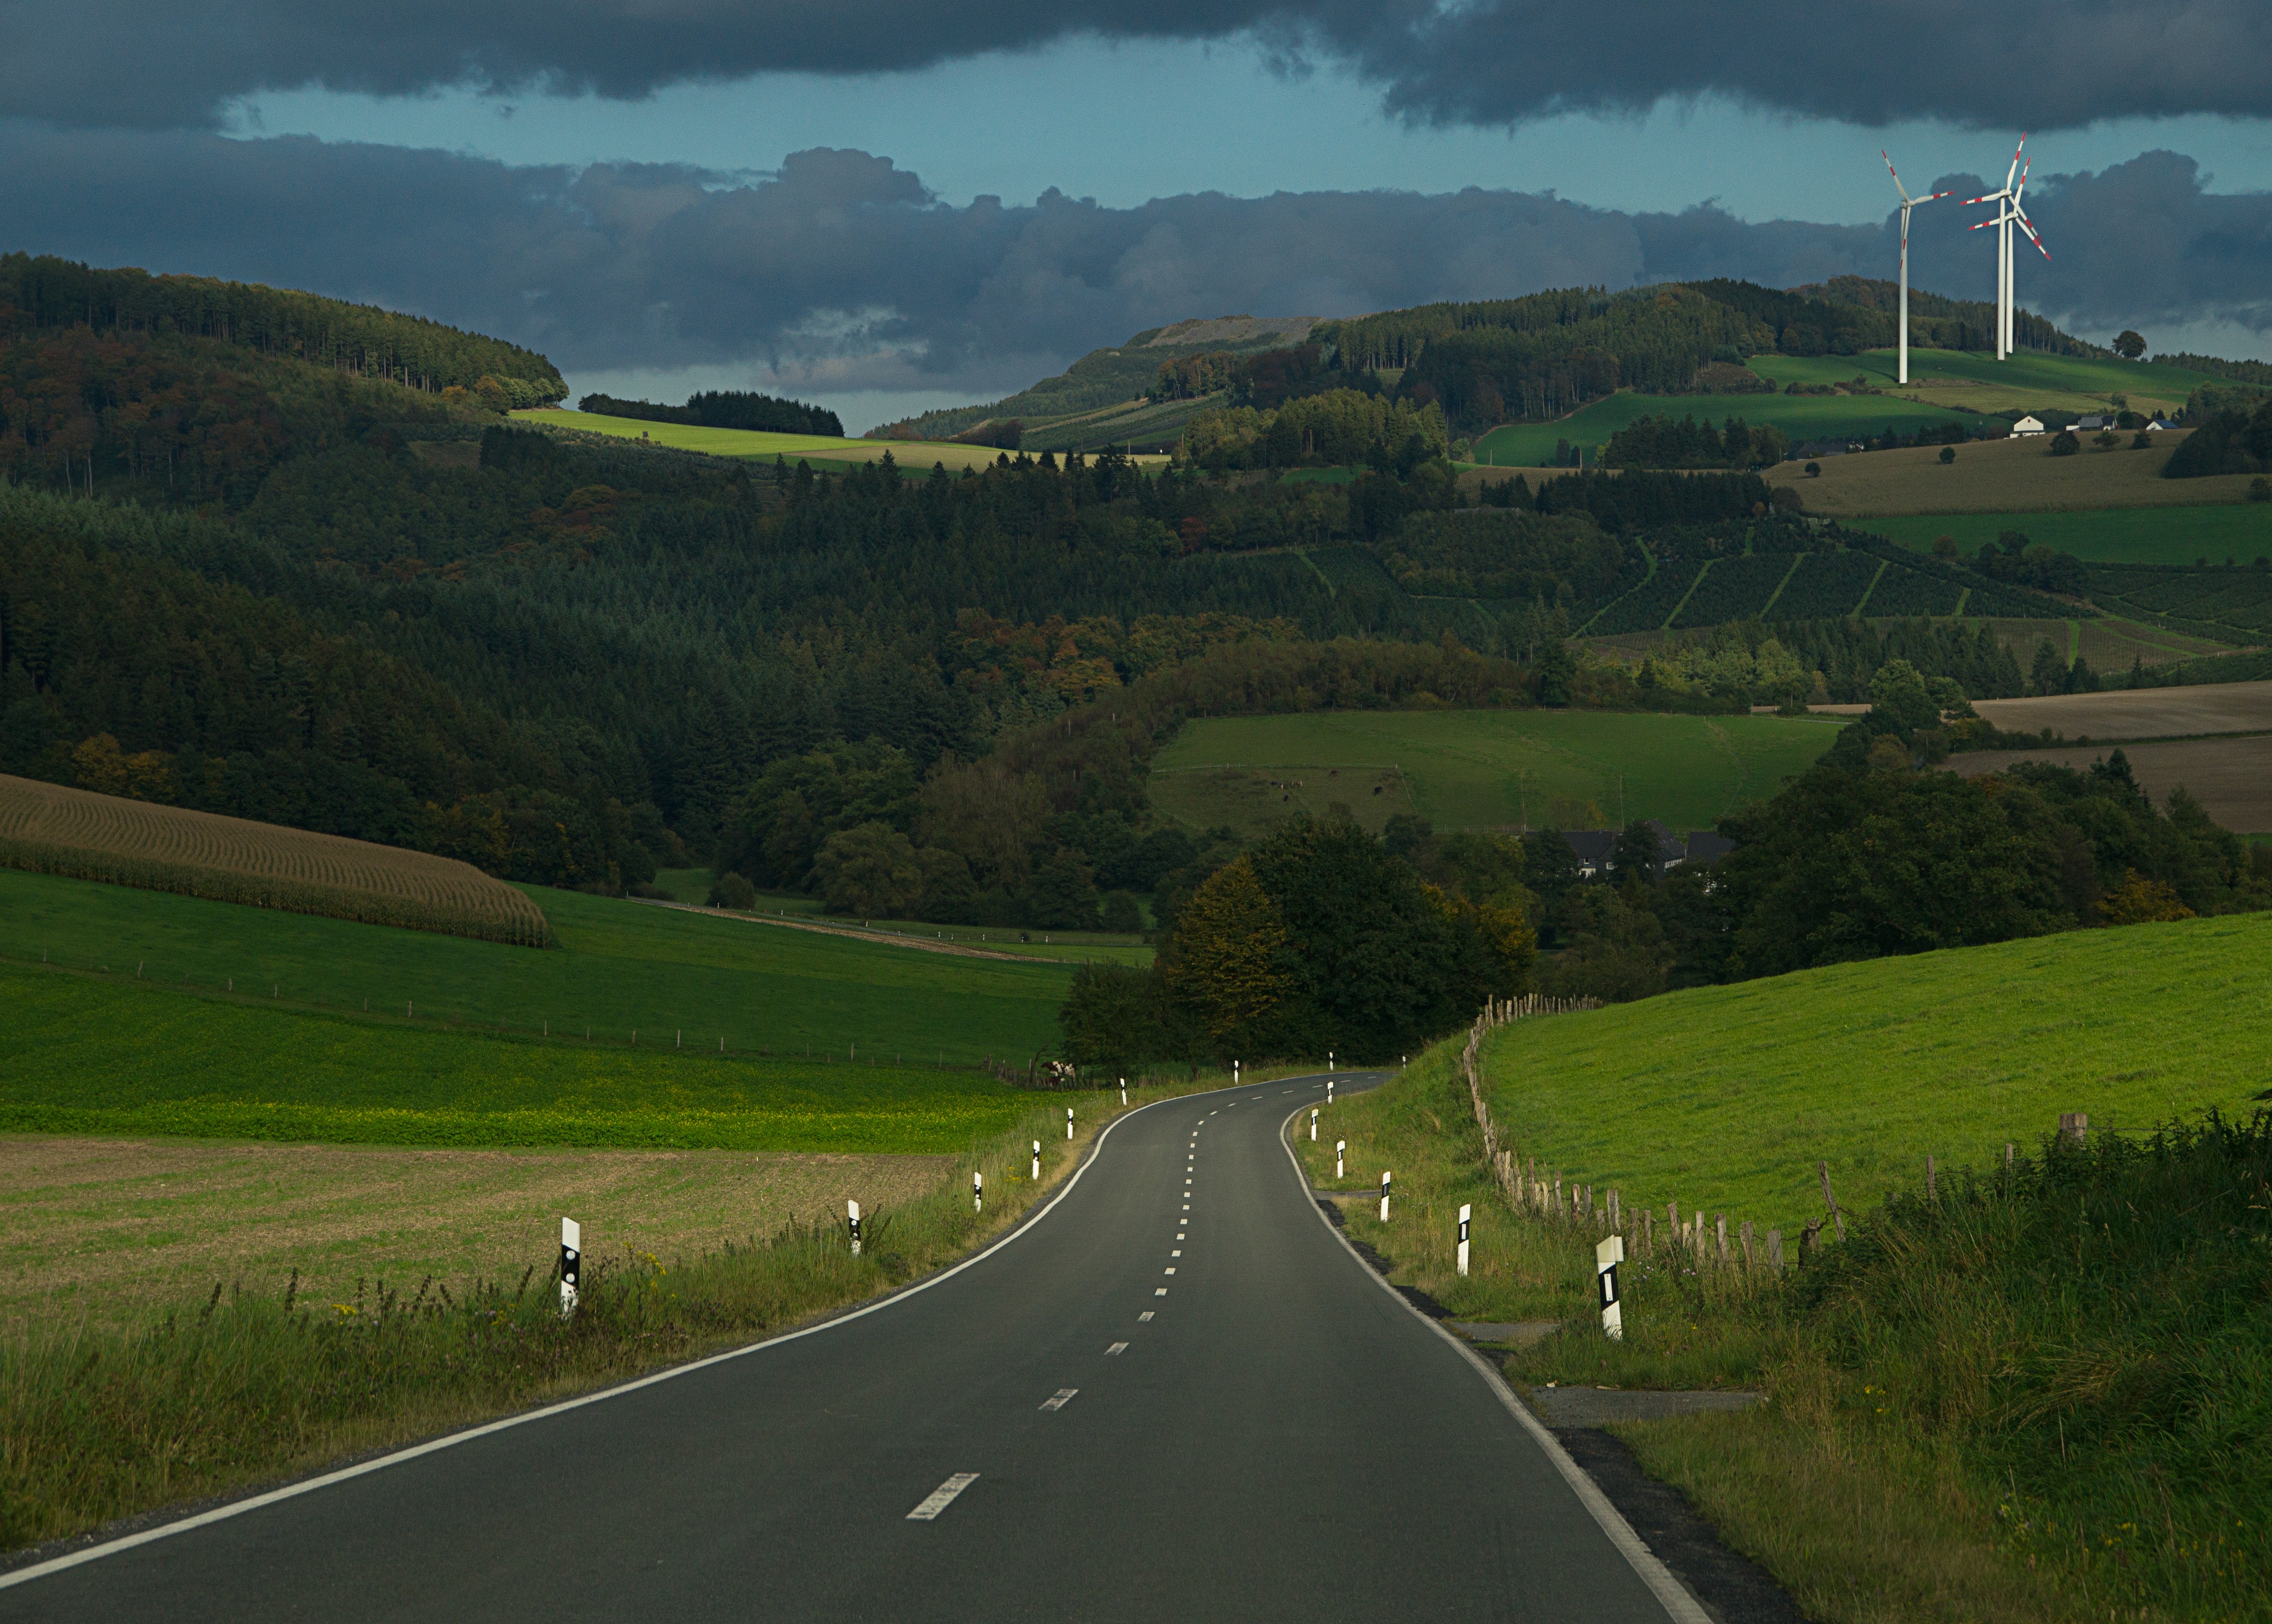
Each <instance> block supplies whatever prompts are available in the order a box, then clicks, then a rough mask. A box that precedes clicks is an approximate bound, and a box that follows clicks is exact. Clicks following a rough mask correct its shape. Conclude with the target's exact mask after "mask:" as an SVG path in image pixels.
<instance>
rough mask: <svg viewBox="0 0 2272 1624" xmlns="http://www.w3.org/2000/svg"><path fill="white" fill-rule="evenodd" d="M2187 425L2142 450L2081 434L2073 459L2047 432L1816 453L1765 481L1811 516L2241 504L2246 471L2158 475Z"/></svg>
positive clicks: (2244, 496)
mask: <svg viewBox="0 0 2272 1624" xmlns="http://www.w3.org/2000/svg"><path fill="white" fill-rule="evenodd" d="M2187 432H2188V430H2183V429H2171V430H2164V432H2162V433H2160V434H2156V436H2154V443H2153V445H2151V446H2149V448H2148V449H2146V450H2144V451H2133V450H2132V449H2131V448H2130V439H2131V437H2130V436H2128V435H2124V436H2123V437H2122V443H2121V444H2120V445H2117V446H2116V447H2115V448H2114V449H2113V450H2111V451H2101V450H2100V449H2099V448H2098V447H2097V446H2096V445H2091V444H2090V443H2089V441H2088V440H2086V441H2084V443H2083V449H2082V451H2081V453H2079V454H2077V455H2075V456H2072V457H2054V456H2052V454H2051V437H2050V436H2048V435H2028V436H2025V437H2023V438H2017V439H2002V440H1981V441H1976V442H1974V443H1972V444H1970V445H1959V446H1957V447H1956V448H1955V449H1956V460H1955V461H1954V462H1951V463H1947V464H1944V463H1943V462H1942V461H1941V460H1940V449H1939V447H1938V446H1933V445H1916V446H1909V447H1905V448H1903V449H1902V450H1900V451H1872V452H1863V453H1856V454H1850V455H1848V456H1843V457H1825V458H1821V459H1820V460H1819V461H1820V468H1821V469H1822V472H1821V473H1820V475H1810V474H1808V473H1807V472H1806V468H1805V464H1804V463H1802V462H1785V463H1782V464H1781V465H1779V466H1778V467H1776V468H1771V469H1769V470H1768V475H1767V478H1768V483H1770V484H1775V485H1790V486H1792V487H1793V488H1794V489H1796V490H1797V492H1798V494H1799V496H1800V498H1802V499H1803V500H1804V501H1805V504H1806V511H1807V512H1808V513H1820V514H1822V515H1824V516H1825V517H1827V518H1832V519H1857V518H1864V519H1876V518H1879V517H1880V516H1882V515H1885V514H1888V513H1932V514H1947V515H1951V516H1954V515H1958V514H1988V513H1997V514H2000V513H2026V514H2029V515H2030V516H2033V515H2036V514H2040V513H2052V512H2059V511H2070V510H2074V509H2079V508H2089V509H2096V508H2109V507H2115V508H2120V507H2160V508H2175V507H2229V506H2231V505H2234V504H2236V503H2242V502H2246V500H2247V499H2248V483H2249V475H2246V474H2221V475H2214V476H2212V477H2210V478H2208V479H2164V478H2163V477H2162V465H2163V464H2164V463H2165V462H2167V461H2168V460H2170V453H2171V451H2173V450H2175V449H2176V448H2177V443H2178V440H2179V438H2181V437H2183V436H2184V435H2185V434H2186V433H2187ZM1999 528H2000V527H1999ZM1932 534H1933V535H1939V534H1940V532H1939V530H1935V531H1933V532H1932ZM2030 534H2032V532H2030ZM1973 550H1974V551H1975V552H1977V551H1978V550H1979V549H1978V547H1977V546H1976V547H1974V549H1973ZM2191 561H2192V560H2191V559H2190V558H2188V559H2187V560H2186V562H2188V563H2190V562H2191Z"/></svg>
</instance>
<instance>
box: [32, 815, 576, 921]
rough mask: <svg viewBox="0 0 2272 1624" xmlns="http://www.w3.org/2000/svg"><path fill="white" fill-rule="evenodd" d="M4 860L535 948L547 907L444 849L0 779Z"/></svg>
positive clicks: (38, 869)
mask: <svg viewBox="0 0 2272 1624" xmlns="http://www.w3.org/2000/svg"><path fill="white" fill-rule="evenodd" d="M0 867H5V868H16V869H23V870H26V871H27V872H31V873H35V874H55V875H59V876H61V877H63V878H64V879H96V880H101V881H104V882H106V883H108V884H111V885H121V886H137V887H141V888H143V889H145V890H150V891H171V892H175V893H177V894H181V895H183V896H195V897H202V898H205V899H206V900H208V901H211V902H243V903H248V904H250V906H252V907H255V908H273V909H280V910H282V911H284V912H288V913H301V914H318V915H321V916H324V917H327V918H333V919H352V920H355V921H356V922H358V923H360V924H392V925H400V926H402V927H404V928H406V929H408V930H414V931H433V932H439V933H441V934H445V935H450V936H470V937H474V938H475V939H480V940H483V941H497V942H509V943H512V944H513V945H515V946H519V947H544V946H546V945H548V944H549V941H550V939H551V926H550V924H549V923H548V922H547V921H546V919H545V917H544V913H543V910H542V909H540V908H538V907H537V906H536V904H535V903H534V902H530V901H529V900H528V898H527V896H525V895H523V894H521V893H520V892H519V891H518V890H515V889H514V888H513V887H511V886H509V885H506V884H505V883H504V881H503V880H500V879H491V878H490V876H488V875H487V874H484V873H482V872H481V871H480V870H479V869H477V868H475V867H474V866H473V865H472V864H467V863H460V862H458V861H457V860H455V859H454V858H451V857H433V856H430V855H429V854H428V853H425V852H422V851H408V850H404V849H400V848H398V847H393V846H377V845H373V844H371V843H370V842H367V841H359V840H348V839H346V838H344V837H343V836H340V835H336V834H312V833H310V832H309V831H308V830H305V829H288V828H284V827H280V826H279V825H276V824H269V823H253V822H250V821H248V820H247V819H243V818H228V817H223V816H220V814H218V813H214V812H192V811H190V810H188V809H187V808H184V807H179V806H159V805H153V804H151V803H149V802H146V801H133V800H127V799H124V798H123V797H118V796H111V795H97V794H95V793H93V791H91V790H73V789H66V788H64V786H62V785H60V784H50V783H42V782H38V781H36V780H33V779H28V778H12V777H9V776H6V775H0Z"/></svg>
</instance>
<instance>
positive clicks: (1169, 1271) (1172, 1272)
mask: <svg viewBox="0 0 2272 1624" xmlns="http://www.w3.org/2000/svg"><path fill="white" fill-rule="evenodd" d="M1178 1255H1180V1254H1178ZM1164 1272H1166V1273H1168V1274H1170V1275H1172V1274H1174V1273H1175V1272H1176V1271H1175V1270H1174V1269H1168V1270H1166V1271H1164Z"/></svg>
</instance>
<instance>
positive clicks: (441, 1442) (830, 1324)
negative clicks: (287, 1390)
mask: <svg viewBox="0 0 2272 1624" xmlns="http://www.w3.org/2000/svg"><path fill="white" fill-rule="evenodd" d="M1229 1092H1230V1090H1229V1089H1207V1091H1206V1093H1202V1094H1176V1095H1170V1096H1168V1098H1166V1099H1157V1100H1154V1101H1153V1102H1152V1104H1149V1105H1139V1106H1138V1107H1136V1109H1135V1110H1133V1111H1128V1112H1126V1113H1125V1114H1124V1115H1121V1116H1118V1117H1115V1118H1114V1119H1112V1120H1111V1121H1110V1122H1108V1123H1106V1124H1105V1125H1104V1132H1102V1134H1098V1135H1097V1136H1096V1137H1095V1139H1094V1140H1093V1141H1090V1143H1089V1147H1088V1154H1087V1156H1084V1157H1082V1158H1081V1164H1080V1166H1079V1167H1076V1168H1075V1169H1073V1172H1072V1178H1070V1179H1066V1180H1065V1183H1064V1185H1063V1186H1060V1187H1059V1188H1058V1193H1057V1194H1054V1195H1052V1196H1050V1199H1049V1200H1048V1201H1045V1202H1043V1204H1042V1205H1041V1206H1040V1207H1038V1208H1036V1209H1035V1210H1033V1211H1032V1212H1029V1213H1028V1214H1027V1215H1026V1216H1024V1217H1022V1218H1020V1219H1019V1220H1018V1222H1017V1224H1016V1225H1015V1226H1014V1227H1013V1229H1012V1230H1011V1231H1010V1232H1009V1233H1008V1234H1006V1235H1004V1236H1002V1237H1001V1238H1000V1239H998V1240H996V1241H995V1242H994V1243H993V1244H992V1245H990V1246H988V1247H987V1248H986V1249H985V1250H984V1251H983V1252H978V1253H974V1254H972V1255H970V1256H969V1257H967V1258H965V1259H963V1260H962V1261H960V1263H956V1264H953V1265H952V1266H950V1267H948V1268H946V1269H941V1270H939V1272H938V1273H937V1274H935V1275H927V1276H924V1277H923V1279H921V1280H918V1281H916V1282H915V1283H913V1284H910V1285H906V1286H902V1287H901V1288H900V1289H899V1290H898V1291H893V1292H891V1293H890V1294H888V1295H886V1296H884V1297H879V1298H877V1299H876V1300H875V1301H874V1302H872V1303H865V1304H863V1305H862V1306H859V1307H857V1308H853V1309H848V1310H847V1311H846V1312H844V1313H840V1314H838V1315H836V1316H835V1317H833V1319H826V1320H822V1321H818V1323H816V1324H812V1325H807V1326H803V1327H801V1328H798V1329H796V1330H793V1331H784V1332H782V1333H781V1335H780V1336H768V1337H766V1338H765V1339H763V1340H762V1341H759V1342H753V1343H747V1344H745V1345H744V1346H742V1347H739V1348H729V1349H727V1350H726V1351H724V1352H723V1353H713V1354H710V1355H709V1356H707V1357H706V1358H699V1359H695V1360H693V1361H691V1363H689V1364H684V1365H674V1366H671V1367H670V1368H669V1369H668V1370H658V1371H654V1372H653V1373H650V1374H647V1375H644V1376H639V1377H636V1378H634V1379H633V1380H632V1381H624V1382H620V1383H618V1384H617V1385H616V1386H614V1387H609V1388H600V1389H599V1390H598V1391H596V1392H592V1393H585V1394H581V1395H579V1396H577V1397H575V1398H568V1399H563V1400H562V1401H561V1402H560V1403H557V1404H547V1405H545V1406H544V1407H543V1408H542V1409H540V1410H527V1411H522V1412H521V1413H520V1414H519V1415H510V1416H504V1417H502V1418H499V1419H497V1420H495V1421H487V1422H484V1423H482V1425H481V1426H469V1427H467V1429H466V1430H465V1431H463V1432H460V1433H447V1434H445V1435H444V1436H443V1437H440V1438H430V1439H428V1440H427V1441H425V1442H423V1443H417V1444H412V1445H410V1446H409V1447H407V1448H401V1449H396V1450H393V1451H392V1452H391V1453H389V1454H385V1455H381V1456H375V1457H374V1458H372V1459H370V1460H367V1461H360V1462H357V1463H355V1465H353V1466H342V1467H341V1468H340V1469H339V1470H338V1471H327V1472H325V1473H324V1474H322V1475H321V1476H320V1477H314V1478H303V1479H302V1480H301V1481H300V1482H298V1483H288V1484H286V1485H284V1486H283V1487H281V1488H274V1489H270V1490H269V1491H268V1492H267V1493H265V1494H254V1495H251V1496H250V1497H249V1498H247V1499H244V1500H237V1501H230V1502H229V1503H228V1504H227V1505H225V1506H215V1507H214V1508H213V1509H211V1510H210V1511H200V1512H198V1514H197V1515H194V1516H187V1517H182V1518H179V1519H177V1520H176V1521H175V1522H171V1523H161V1524H160V1525H159V1526H158V1527H156V1528H146V1529H143V1530H140V1531H139V1532H137V1533H131V1534H122V1535H121V1536H119V1537H118V1538H116V1539H106V1540H103V1541H102V1542H101V1544H99V1545H89V1546H87V1547H86V1549H85V1550H83V1551H72V1552H69V1553H65V1554H64V1555H62V1556H52V1557H49V1559H48V1560H46V1561H44V1562H34V1563H33V1564H31V1565H30V1566H29V1567H26V1568H16V1569H14V1570H13V1571H11V1572H8V1573H0V1590H8V1589H11V1588H12V1587H13V1586H16V1585H19V1584H24V1583H29V1582H30V1581H31V1580H34V1579H39V1578H44V1577H45V1576H46V1575H49V1574H51V1573H61V1572H62V1571H63V1570H64V1568H76V1567H78V1565H79V1564H80V1563H82V1562H91V1561H93V1560H95V1559H96V1558H98V1557H104V1556H110V1555H115V1554H116V1553H119V1552H121V1551H131V1550H132V1549H133V1548H134V1547H135V1546H137V1545H148V1544H150V1543H152V1542H153V1540H159V1539H165V1538H170V1537H172V1536H173V1535H176V1534H186V1533H189V1532H191V1530H195V1529H200V1528H206V1527H208V1526H210V1525H211V1524H213V1523H226V1522H228V1520H229V1519H230V1518H231V1517H241V1516H243V1515H245V1514H246V1513H247V1512H250V1511H258V1510H259V1509H260V1508H262V1507H264V1506H273V1505H274V1504H276V1503H277V1502H278V1501H285V1500H293V1499H296V1498H297V1497H298V1496H300V1495H302V1494H311V1493H314V1492H315V1491H316V1490H318V1489H325V1488H329V1487H331V1486H333V1484H335V1483H345V1482H347V1481H348V1480H349V1479H350V1478H361V1477H364V1476H366V1475H368V1474H369V1473H371V1472H374V1471H384V1470H385V1469H386V1468H387V1467H389V1466H400V1465H401V1464H402V1463H404V1462H406V1461H415V1460H416V1459H418V1458H419V1457H420V1456H426V1455H432V1454H435V1453H436V1452H437V1451H439V1450H442V1449H449V1448H456V1447H457V1446H458V1445H459V1444H461V1443H471V1442H472V1441H474V1440H475V1439H476V1438H486V1437H488V1436H490V1434H491V1433H502V1432H504V1431H506V1430H508V1429H509V1428H512V1427H516V1426H527V1425H528V1424H529V1423H530V1422H532V1421H543V1420H549V1418H552V1417H554V1416H557V1415H565V1414H566V1413H567V1412H568V1411H571V1410H581V1409H582V1408H583V1407H584V1406H585V1405H587V1404H596V1403H600V1402H602V1400H604V1399H609V1398H620V1397H622V1396H624V1394H626V1393H636V1392H638V1391H639V1389H640V1388H651V1387H653V1386H654V1385H655V1384H656V1383H657V1382H661V1381H671V1380H673V1379H674V1378H676V1377H679V1376H687V1375H691V1374H693V1373H695V1372H696V1371H698V1370H707V1369H709V1368H710V1366H713V1365H722V1364H724V1363H726V1362H727V1361H728V1360H729V1359H738V1358H743V1357H744V1356H745V1355H747V1354H751V1353H758V1352H762V1351H764V1350H766V1349H767V1348H777V1347H780V1346H781V1344H782V1343H791V1342H796V1341H799V1340H801V1339H802V1338H803V1337H806V1336H818V1334H819V1333H820V1332H822V1331H826V1330H833V1329H834V1328H836V1327H838V1326H840V1325H849V1324H850V1323H852V1321H855V1320H863V1319H865V1318H867V1317H868V1316H869V1315H870V1314H871V1313H877V1312H878V1310H881V1309H885V1308H889V1307H891V1306H893V1304H895V1303H901V1302H905V1301H906V1300H907V1299H908V1298H910V1297H913V1296H915V1295H916V1293H917V1292H919V1291H930V1289H931V1287H933V1286H935V1285H939V1284H942V1283H945V1282H946V1281H949V1280H952V1279H953V1278H954V1276H957V1275H959V1274H960V1273H961V1272H962V1271H963V1270H964V1269H968V1268H970V1267H971V1266H972V1265H974V1264H977V1263H983V1262H984V1261H986V1260H987V1259H988V1258H990V1257H992V1256H993V1255H994V1254H996V1253H997V1252H999V1251H1000V1250H1001V1249H1002V1248H1003V1247H1005V1246H1008V1245H1009V1244H1010V1243H1011V1242H1012V1241H1013V1240H1016V1239H1018V1238H1019V1237H1020V1236H1021V1235H1024V1234H1025V1233H1026V1232H1027V1231H1028V1230H1031V1229H1032V1228H1033V1227H1034V1226H1035V1224H1039V1223H1040V1222H1041V1221H1042V1220H1043V1218H1046V1217H1048V1216H1050V1213H1052V1212H1054V1211H1055V1210H1056V1209H1057V1205H1058V1202H1059V1201H1063V1200H1065V1197H1066V1196H1068V1195H1070V1194H1072V1190H1073V1186H1075V1185H1077V1184H1079V1183H1080V1181H1081V1179H1082V1177H1083V1176H1084V1175H1085V1174H1087V1171H1088V1170H1089V1169H1090V1168H1091V1167H1093V1166H1095V1164H1096V1158H1097V1156H1099V1155H1101V1154H1102V1152H1103V1149H1104V1141H1106V1140H1108V1139H1110V1138H1111V1137H1112V1132H1113V1130H1114V1129H1115V1128H1117V1127H1118V1126H1120V1125H1121V1124H1122V1123H1124V1122H1128V1121H1132V1120H1133V1119H1136V1118H1138V1117H1140V1116H1142V1115H1143V1114H1144V1113H1145V1112H1146V1111H1150V1110H1152V1109H1153V1108H1154V1106H1158V1105H1166V1104H1176V1103H1180V1102H1185V1101H1189V1100H1194V1099H1205V1098H1206V1097H1207V1094H1225V1093H1229ZM1163 1295H1164V1293H1163Z"/></svg>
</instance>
